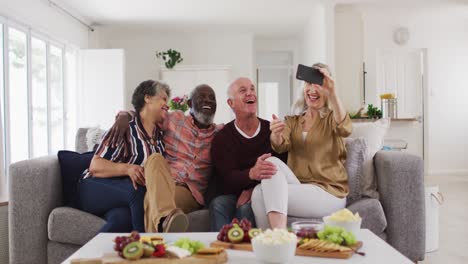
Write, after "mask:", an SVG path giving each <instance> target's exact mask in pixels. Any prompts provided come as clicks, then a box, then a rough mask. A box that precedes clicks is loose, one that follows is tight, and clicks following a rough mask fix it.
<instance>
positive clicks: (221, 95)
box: [161, 66, 234, 124]
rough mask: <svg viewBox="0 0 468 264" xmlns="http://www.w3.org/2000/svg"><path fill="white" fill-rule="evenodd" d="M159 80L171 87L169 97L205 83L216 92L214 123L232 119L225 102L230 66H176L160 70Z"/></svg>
mask: <svg viewBox="0 0 468 264" xmlns="http://www.w3.org/2000/svg"><path fill="white" fill-rule="evenodd" d="M161 80H163V81H164V82H166V83H167V84H169V86H170V87H171V93H172V95H171V97H176V96H179V97H180V96H183V95H189V94H190V92H191V91H192V90H193V88H195V87H196V86H198V85H200V84H207V85H209V86H210V87H211V88H213V90H214V91H215V93H216V103H217V107H216V115H215V118H214V122H215V123H216V124H221V123H223V124H225V123H228V122H230V121H232V120H233V119H234V115H233V113H232V111H231V108H230V107H229V106H228V104H227V86H228V84H229V80H230V68H229V67H227V66H178V67H176V68H175V69H172V70H166V69H164V70H161Z"/></svg>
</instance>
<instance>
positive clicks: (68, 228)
mask: <svg viewBox="0 0 468 264" xmlns="http://www.w3.org/2000/svg"><path fill="white" fill-rule="evenodd" d="M105 223H106V221H105V220H104V219H101V218H99V217H97V216H95V215H92V214H88V213H86V212H83V211H80V210H77V209H74V208H71V207H57V208H55V209H54V210H52V212H51V213H50V215H49V222H48V224H47V230H48V236H49V240H52V241H55V242H60V243H69V244H75V245H79V246H82V245H84V244H86V242H88V241H89V240H90V239H91V238H93V237H94V236H95V235H96V234H97V233H98V231H99V229H101V227H102V226H103V225H104V224H105Z"/></svg>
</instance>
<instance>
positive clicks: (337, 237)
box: [317, 225, 357, 245]
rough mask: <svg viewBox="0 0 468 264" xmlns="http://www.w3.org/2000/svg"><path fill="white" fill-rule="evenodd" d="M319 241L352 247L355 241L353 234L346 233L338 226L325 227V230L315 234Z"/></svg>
mask: <svg viewBox="0 0 468 264" xmlns="http://www.w3.org/2000/svg"><path fill="white" fill-rule="evenodd" d="M317 237H318V238H319V239H320V240H325V241H329V242H332V243H335V244H339V245H354V244H355V243H356V242H357V240H356V237H355V236H354V234H353V233H352V232H350V231H346V230H345V229H344V228H342V227H339V226H328V225H327V226H325V228H324V229H323V230H322V231H320V232H318V233H317Z"/></svg>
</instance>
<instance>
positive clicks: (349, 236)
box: [341, 231, 357, 246]
mask: <svg viewBox="0 0 468 264" xmlns="http://www.w3.org/2000/svg"><path fill="white" fill-rule="evenodd" d="M341 236H342V237H343V238H344V241H345V244H346V245H347V246H351V245H354V244H356V242H357V240H356V237H355V236H354V234H353V233H352V232H351V231H349V232H343V233H342V234H341Z"/></svg>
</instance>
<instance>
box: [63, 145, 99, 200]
mask: <svg viewBox="0 0 468 264" xmlns="http://www.w3.org/2000/svg"><path fill="white" fill-rule="evenodd" d="M93 155H94V152H86V153H83V154H80V153H77V152H73V151H68V150H62V151H59V152H58V154H57V156H58V160H59V163H60V173H61V175H62V192H63V201H64V204H65V205H67V206H71V207H75V208H77V204H78V197H77V184H78V181H79V179H80V177H81V174H82V173H83V171H84V170H86V169H87V168H88V167H89V164H90V163H91V159H92V158H93Z"/></svg>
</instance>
